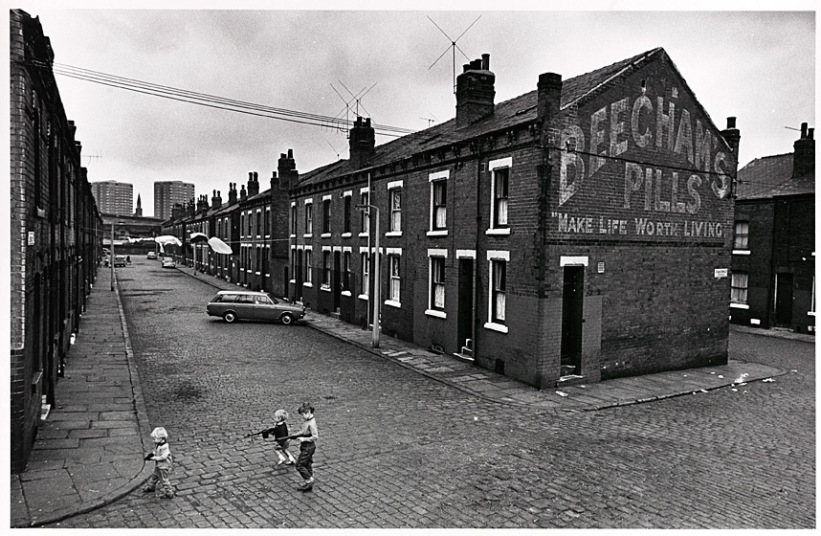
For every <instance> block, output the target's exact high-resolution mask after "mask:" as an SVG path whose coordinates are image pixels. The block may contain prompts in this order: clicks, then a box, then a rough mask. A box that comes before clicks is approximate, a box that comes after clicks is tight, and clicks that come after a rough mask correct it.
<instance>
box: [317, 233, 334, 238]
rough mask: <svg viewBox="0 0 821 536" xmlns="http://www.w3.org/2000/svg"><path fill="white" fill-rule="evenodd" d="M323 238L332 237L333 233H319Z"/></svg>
mask: <svg viewBox="0 0 821 536" xmlns="http://www.w3.org/2000/svg"><path fill="white" fill-rule="evenodd" d="M319 236H320V237H321V238H331V233H322V234H321V235H319Z"/></svg>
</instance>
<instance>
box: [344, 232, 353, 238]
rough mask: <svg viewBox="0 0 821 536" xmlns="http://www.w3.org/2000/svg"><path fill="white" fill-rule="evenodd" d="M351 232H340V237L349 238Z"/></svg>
mask: <svg viewBox="0 0 821 536" xmlns="http://www.w3.org/2000/svg"><path fill="white" fill-rule="evenodd" d="M350 237H351V233H342V238H350Z"/></svg>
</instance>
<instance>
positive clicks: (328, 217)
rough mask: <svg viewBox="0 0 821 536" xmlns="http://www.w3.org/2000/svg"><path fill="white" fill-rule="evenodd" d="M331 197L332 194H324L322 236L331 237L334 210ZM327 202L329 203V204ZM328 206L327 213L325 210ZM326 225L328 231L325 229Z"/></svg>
mask: <svg viewBox="0 0 821 536" xmlns="http://www.w3.org/2000/svg"><path fill="white" fill-rule="evenodd" d="M331 197H332V196H331V195H323V196H322V234H321V235H320V236H321V237H322V238H330V237H331V213H332V211H333V206H332V205H331V203H332V201H331ZM325 203H327V205H326V204H325ZM326 206H327V207H328V211H327V213H326V212H325V207H326ZM326 225H327V227H328V230H327V231H326V230H325V226H326Z"/></svg>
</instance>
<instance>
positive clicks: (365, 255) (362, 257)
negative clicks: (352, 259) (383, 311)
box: [358, 247, 371, 300]
mask: <svg viewBox="0 0 821 536" xmlns="http://www.w3.org/2000/svg"><path fill="white" fill-rule="evenodd" d="M359 264H360V266H359V282H360V285H359V286H360V287H361V288H360V289H359V296H358V298H359V299H360V300H369V299H370V294H369V293H370V291H371V254H370V252H369V251H368V248H366V247H362V248H360V249H359Z"/></svg>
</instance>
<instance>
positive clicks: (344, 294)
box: [339, 290, 351, 298]
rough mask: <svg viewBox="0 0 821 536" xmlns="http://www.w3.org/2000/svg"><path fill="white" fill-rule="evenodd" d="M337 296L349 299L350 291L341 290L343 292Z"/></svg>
mask: <svg viewBox="0 0 821 536" xmlns="http://www.w3.org/2000/svg"><path fill="white" fill-rule="evenodd" d="M339 294H340V295H341V296H348V297H349V298H350V297H351V291H350V290H343V291H342V292H340V293H339Z"/></svg>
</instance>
